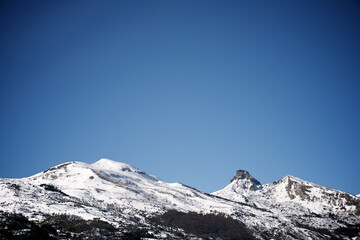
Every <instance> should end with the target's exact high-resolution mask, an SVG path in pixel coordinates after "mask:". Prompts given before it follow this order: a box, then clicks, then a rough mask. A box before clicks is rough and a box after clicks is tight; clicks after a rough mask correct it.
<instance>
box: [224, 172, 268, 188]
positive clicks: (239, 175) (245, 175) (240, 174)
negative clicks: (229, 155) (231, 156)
mask: <svg viewBox="0 0 360 240" xmlns="http://www.w3.org/2000/svg"><path fill="white" fill-rule="evenodd" d="M239 179H247V180H250V181H251V182H252V183H254V184H255V185H261V183H260V182H259V181H258V180H256V179H255V178H253V177H252V176H251V175H250V173H249V172H248V171H246V170H243V169H239V170H236V173H235V176H234V177H233V178H232V179H231V181H230V182H233V181H235V180H239Z"/></svg>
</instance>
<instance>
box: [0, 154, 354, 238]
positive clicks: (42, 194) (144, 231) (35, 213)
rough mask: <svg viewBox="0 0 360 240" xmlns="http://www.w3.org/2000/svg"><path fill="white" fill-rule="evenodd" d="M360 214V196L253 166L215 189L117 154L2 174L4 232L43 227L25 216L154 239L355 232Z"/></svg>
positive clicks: (84, 231)
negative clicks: (257, 173)
mask: <svg viewBox="0 0 360 240" xmlns="http://www.w3.org/2000/svg"><path fill="white" fill-rule="evenodd" d="M19 216H22V217H19ZM359 216H360V198H359V197H358V196H354V195H351V194H348V193H346V192H343V191H340V190H335V189H330V188H327V187H324V186H321V185H318V184H315V183H312V182H308V181H305V180H302V179H300V178H297V177H293V176H290V175H287V176H285V177H283V178H281V179H280V180H277V181H274V182H272V183H269V184H261V183H260V182H259V181H258V180H256V179H255V178H253V177H252V176H251V175H250V173H249V172H247V171H245V170H237V171H236V174H235V176H234V177H233V178H232V181H231V182H230V183H229V184H228V185H227V186H226V187H224V188H222V189H220V190H218V191H216V192H214V193H205V192H202V191H200V190H198V189H196V188H194V187H192V186H188V185H185V184H183V183H181V182H173V183H169V182H165V181H163V180H161V179H160V178H158V177H157V176H154V175H151V174H149V173H147V172H144V171H143V170H140V169H137V168H135V167H133V166H131V165H129V164H126V163H121V162H116V161H113V160H109V159H100V160H98V161H96V162H94V163H92V164H86V163H82V162H65V163H62V164H60V165H57V166H53V167H51V168H49V169H46V170H44V171H42V172H40V173H38V174H35V175H33V176H30V177H27V178H21V179H7V178H0V219H3V221H2V225H1V226H4V225H5V226H6V227H1V226H0V230H1V231H0V236H1V237H4V236H6V234H7V235H10V236H11V235H16V236H20V237H21V236H24V235H25V236H26V235H27V234H31V233H32V232H36V231H40V230H41V229H43V228H41V227H40V230H36V229H39V227H32V228H31V229H30V230H27V231H25V230H21V229H29V226H30V225H29V223H28V224H27V225H26V224H25V225H22V224H23V223H26V221H31V224H32V225H36V226H44V224H46V226H47V227H46V229H50V230H51V229H53V230H51V231H50V232H49V230H48V233H46V234H49V233H50V234H51V236H52V237H53V238H52V239H54V240H55V239H64V238H63V236H66V235H67V236H69V234H70V235H71V236H73V237H80V238H84V235H87V236H90V237H92V238H94V237H95V238H96V237H97V238H99V237H100V239H107V237H109V236H112V237H116V238H115V239H123V238H122V237H124V236H125V235H126V234H129V232H136V231H137V232H139V231H140V230H141V236H142V237H147V238H149V237H150V239H166V238H172V239H184V237H185V236H191V235H194V236H196V237H197V239H206V238H207V237H209V236H214V234H215V236H217V238H220V239H230V238H235V239H247V240H249V239H264V240H265V239H272V238H279V239H294V240H295V239H308V238H309V237H311V238H312V239H324V238H332V239H354V238H356V237H358V236H359V224H360V218H359ZM174 217H175V219H176V221H174ZM64 219H67V221H64ZM210 219H211V221H210ZM226 219H227V220H226ZM180 220H181V221H180ZM183 220H184V221H183ZM14 221H15V223H13V222H14ZM59 221H60V222H59ZM99 221H100V222H99ZM12 224H17V225H12ZM68 224H70V226H71V228H68V227H66V226H67V225H68ZM82 224H85V226H88V227H86V228H84V227H81V226H82ZM13 226H16V227H13ZM19 226H23V227H21V228H20V229H19ZM77 226H78V227H77ZM89 226H92V227H89ZM179 228H180V229H182V230H179ZM131 229H133V230H131ZM136 229H137V230H136ZM230 229H232V230H230ZM56 230H58V231H56ZM135 230H136V231H135ZM179 231H180V232H182V234H179ZM4 234H5V235H4ZM43 234H44V233H43ZM139 234H140V233H139Z"/></svg>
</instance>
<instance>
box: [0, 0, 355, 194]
mask: <svg viewBox="0 0 360 240" xmlns="http://www.w3.org/2000/svg"><path fill="white" fill-rule="evenodd" d="M0 37H1V42H0V79H1V80H0V108H1V115H0V177H26V176H30V175H33V174H35V173H38V172H40V171H42V170H45V169H46V168H49V167H51V166H54V165H57V164H60V163H63V162H67V161H81V162H86V163H92V162H95V161H97V160H98V159H100V158H102V157H105V158H110V159H113V160H116V161H120V162H126V163H129V164H131V165H133V166H135V167H137V168H139V169H141V170H144V171H146V172H148V173H150V174H154V175H156V176H158V177H160V178H161V179H163V180H164V181H168V182H175V181H180V182H183V183H185V184H187V185H190V186H193V187H196V188H198V189H200V190H202V191H205V192H212V191H216V190H219V189H220V188H223V187H224V186H226V185H227V184H228V183H229V181H230V179H231V178H232V177H233V175H234V174H235V170H236V169H246V170H248V171H249V172H250V173H251V174H252V175H253V176H254V177H255V178H257V179H258V180H259V181H261V182H262V183H270V182H272V181H274V180H278V179H280V178H282V177H283V176H285V175H287V174H290V175H294V176H297V177H300V178H302V179H305V180H309V181H313V182H316V183H318V184H321V185H325V186H328V187H332V188H335V189H340V190H343V191H347V192H350V193H353V194H359V193H360V187H359V183H360V174H359V170H360V125H359V124H360V107H359V103H360V3H359V1H331V0H330V1H328V0H326V1H221V0H218V1H212V0H206V1H201V0H194V1H193V0H191V1H190V0H184V1H180V0H174V1H160V0H154V1H100V0H99V1H63V0H61V1H60V0H59V1H11V0H7V1H1V2H0Z"/></svg>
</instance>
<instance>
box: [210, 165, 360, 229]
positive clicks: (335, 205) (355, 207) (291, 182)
mask: <svg viewBox="0 0 360 240" xmlns="http://www.w3.org/2000/svg"><path fill="white" fill-rule="evenodd" d="M213 194H214V195H216V196H220V197H223V198H227V199H231V200H234V201H238V202H243V203H247V204H252V205H254V206H257V207H261V208H265V209H271V211H272V212H273V213H274V214H275V215H277V216H279V217H280V218H286V219H288V220H290V221H293V222H295V221H296V222H298V223H300V224H307V225H310V224H311V226H313V227H316V228H326V229H336V228H339V227H342V226H343V223H341V221H338V220H337V218H342V219H344V220H345V222H346V223H347V224H359V222H360V218H359V216H360V201H359V199H358V198H356V196H353V195H351V194H348V193H345V192H341V191H337V190H333V189H329V188H327V187H323V186H320V185H317V184H314V183H311V182H308V181H304V180H302V179H299V178H296V177H293V176H285V177H283V178H282V179H281V180H279V181H275V182H273V183H271V184H264V185H261V184H260V182H259V181H257V180H256V179H254V178H253V177H252V176H251V175H250V174H249V173H248V172H246V171H244V170H238V171H237V172H236V175H235V177H234V178H233V180H232V181H231V182H230V184H229V185H228V186H226V187H225V188H224V189H222V190H219V191H217V192H214V193H213ZM319 216H321V218H322V219H320V218H319ZM324 216H336V218H332V217H329V218H324Z"/></svg>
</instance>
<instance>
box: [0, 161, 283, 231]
mask: <svg viewBox="0 0 360 240" xmlns="http://www.w3.org/2000/svg"><path fill="white" fill-rule="evenodd" d="M168 209H176V210H179V211H183V212H188V211H194V212H202V213H210V212H221V213H225V214H231V213H232V212H234V211H235V210H236V212H249V213H251V214H256V215H262V217H261V218H262V219H265V221H264V222H269V221H270V219H271V218H272V216H271V214H266V213H265V214H264V213H263V211H264V210H259V209H257V208H254V207H251V206H247V205H244V204H240V203H234V202H231V201H229V200H226V199H221V198H217V197H215V196H212V195H209V194H205V193H203V192H200V191H198V190H196V189H193V188H190V187H188V186H185V185H183V184H181V183H166V182H164V181H161V180H160V179H159V178H157V177H155V176H152V175H149V174H147V173H145V172H143V171H140V170H138V169H136V168H134V167H132V166H130V165H128V164H124V163H118V162H114V161H112V160H108V159H101V160H99V161H98V162H96V163H93V164H90V165H89V164H85V163H81V162H68V163H64V164H61V165H58V166H56V167H53V168H50V169H47V170H45V171H44V172H41V173H39V174H36V175H34V176H31V177H28V178H23V179H0V210H4V211H8V212H9V211H11V212H13V211H14V212H21V213H23V214H24V215H25V216H27V217H29V218H30V219H41V218H42V217H43V216H44V215H45V214H54V213H67V214H74V215H78V216H81V217H83V218H85V219H91V218H97V217H99V218H101V219H103V220H107V221H109V222H112V223H118V222H131V221H132V220H131V219H132V218H134V217H136V218H140V219H142V220H144V219H145V218H146V217H147V216H150V215H153V214H158V213H161V212H165V211H166V210H168ZM251 218H254V217H252V216H250V217H248V219H250V220H251ZM279 224H280V222H276V221H273V222H272V225H274V226H276V225H279Z"/></svg>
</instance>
